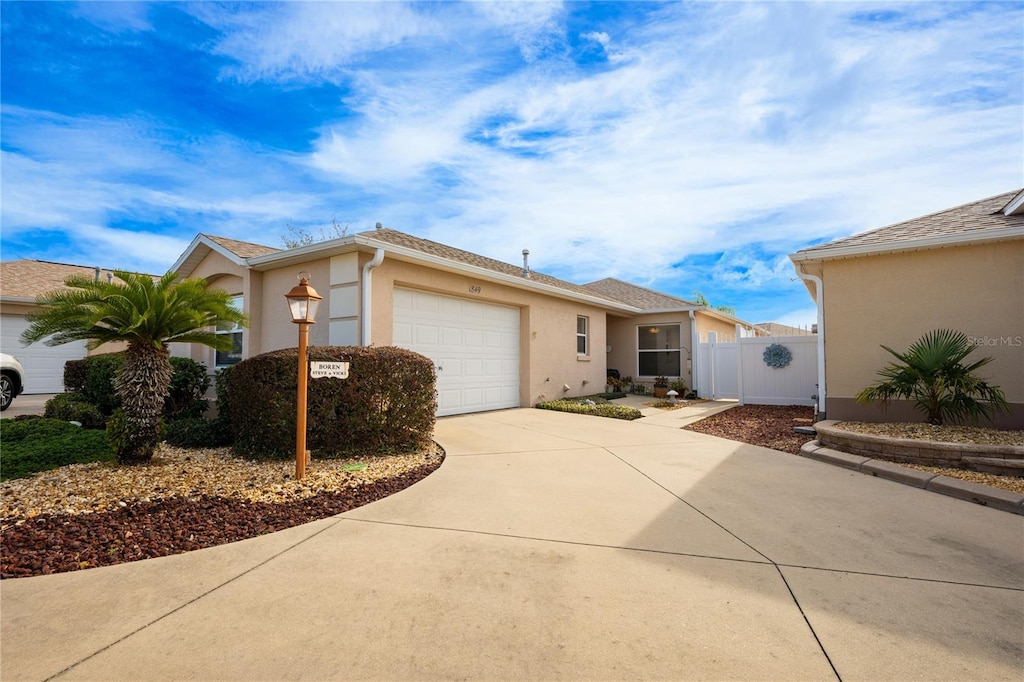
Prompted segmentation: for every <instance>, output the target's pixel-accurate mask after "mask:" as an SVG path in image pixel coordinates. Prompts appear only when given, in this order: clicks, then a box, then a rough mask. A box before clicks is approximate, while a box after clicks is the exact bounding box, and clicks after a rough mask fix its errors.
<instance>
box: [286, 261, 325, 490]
mask: <svg viewBox="0 0 1024 682" xmlns="http://www.w3.org/2000/svg"><path fill="white" fill-rule="evenodd" d="M303 275H306V276H305V277H303ZM284 297H285V299H287V301H288V308H289V310H290V311H291V315H292V322H294V323H296V324H297V325H299V388H298V399H297V401H296V402H297V403H298V412H297V414H296V420H295V480H299V479H301V478H302V477H303V476H304V475H305V473H306V464H307V463H308V461H309V453H308V452H307V451H306V386H307V382H308V380H309V358H307V357H306V349H307V347H308V345H309V325H311V324H315V323H316V311H317V308H319V307H320V301H321V300H322V299H323V297H322V296H320V294H318V293H316V289H314V288H313V287H311V286H310V285H309V273H308V272H300V273H299V283H298V284H297V285H296V286H294V287H292V290H291V291H289V292H288V293H287V294H285V295H284Z"/></svg>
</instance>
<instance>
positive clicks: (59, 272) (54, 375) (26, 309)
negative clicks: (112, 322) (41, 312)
mask: <svg viewBox="0 0 1024 682" xmlns="http://www.w3.org/2000/svg"><path fill="white" fill-rule="evenodd" d="M72 275H78V276H84V277H102V278H105V279H108V280H109V279H113V277H114V275H113V273H112V272H110V271H109V270H104V269H101V268H93V267H89V266H86V265H70V264H67V263H51V262H49V261H41V260H14V261H5V262H3V263H0V348H2V349H3V352H5V353H10V354H11V355H14V356H15V357H17V358H18V359H19V360H20V361H21V363H22V365H24V367H25V393H28V394H32V393H63V391H64V363H65V362H67V361H68V360H79V359H81V358H84V357H85V356H86V355H87V352H86V349H85V342H84V341H76V342H72V343H66V344H63V345H60V346H52V347H51V346H47V345H46V344H45V343H44V342H39V343H33V344H31V345H30V346H28V347H26V346H23V345H22V343H21V334H22V332H24V331H25V330H26V329H27V328H28V321H27V320H26V319H25V315H26V314H27V313H30V312H32V311H34V310H36V309H37V307H36V305H35V300H36V297H37V296H40V295H42V294H45V293H47V292H49V291H53V290H55V289H64V288H65V286H64V280H65V279H67V278H68V277H70V276H72ZM97 352H100V353H103V352H109V350H106V349H99V350H98V351H97Z"/></svg>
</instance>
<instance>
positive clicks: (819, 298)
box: [796, 265, 825, 419]
mask: <svg viewBox="0 0 1024 682" xmlns="http://www.w3.org/2000/svg"><path fill="white" fill-rule="evenodd" d="M796 274H797V275H799V276H800V279H802V280H809V281H811V282H814V304H815V306H816V307H817V308H818V418H819V419H823V418H824V417H825V306H824V305H823V304H824V302H825V299H824V293H825V284H824V282H822V281H821V277H818V276H817V275H811V274H808V273H806V272H804V271H803V269H802V268H801V267H800V266H799V265H797V266H796Z"/></svg>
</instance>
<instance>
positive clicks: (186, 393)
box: [64, 353, 210, 421]
mask: <svg viewBox="0 0 1024 682" xmlns="http://www.w3.org/2000/svg"><path fill="white" fill-rule="evenodd" d="M123 366H124V353H107V354H105V355H90V356H89V357H87V358H82V359H81V360H69V361H68V362H66V363H65V364H64V388H65V389H66V390H67V391H68V392H69V393H77V394H79V395H80V396H82V397H83V398H84V399H85V401H86V402H88V403H92V404H93V405H95V406H96V407H97V408H99V410H100V412H102V413H103V414H104V415H105V416H108V417H109V416H110V415H111V414H113V413H114V410H116V409H117V408H119V407H120V406H121V398H120V397H119V396H118V395H117V391H116V390H115V388H114V378H115V377H116V376H117V373H118V372H120V371H121V367H123ZM171 367H172V368H173V374H172V375H171V385H170V389H169V391H168V394H167V400H166V402H165V403H164V419H165V420H167V421H173V420H175V419H185V418H189V417H201V416H202V415H203V412H205V411H206V408H207V401H206V398H205V394H206V390H207V389H208V388H209V387H210V377H209V376H207V374H206V367H205V366H204V365H202V364H200V363H198V362H196V361H195V360H191V359H189V358H179V357H171Z"/></svg>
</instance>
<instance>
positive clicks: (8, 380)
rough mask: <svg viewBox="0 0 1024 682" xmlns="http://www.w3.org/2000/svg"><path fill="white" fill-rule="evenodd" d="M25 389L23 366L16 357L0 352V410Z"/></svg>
mask: <svg viewBox="0 0 1024 682" xmlns="http://www.w3.org/2000/svg"><path fill="white" fill-rule="evenodd" d="M23 390H25V368H24V367H22V366H21V363H20V362H18V358H16V357H14V356H13V355H8V354H7V353H0V411H3V410H6V409H7V408H8V407H10V406H11V403H13V402H14V399H15V398H17V397H18V396H19V395H21V392H22V391H23Z"/></svg>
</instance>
